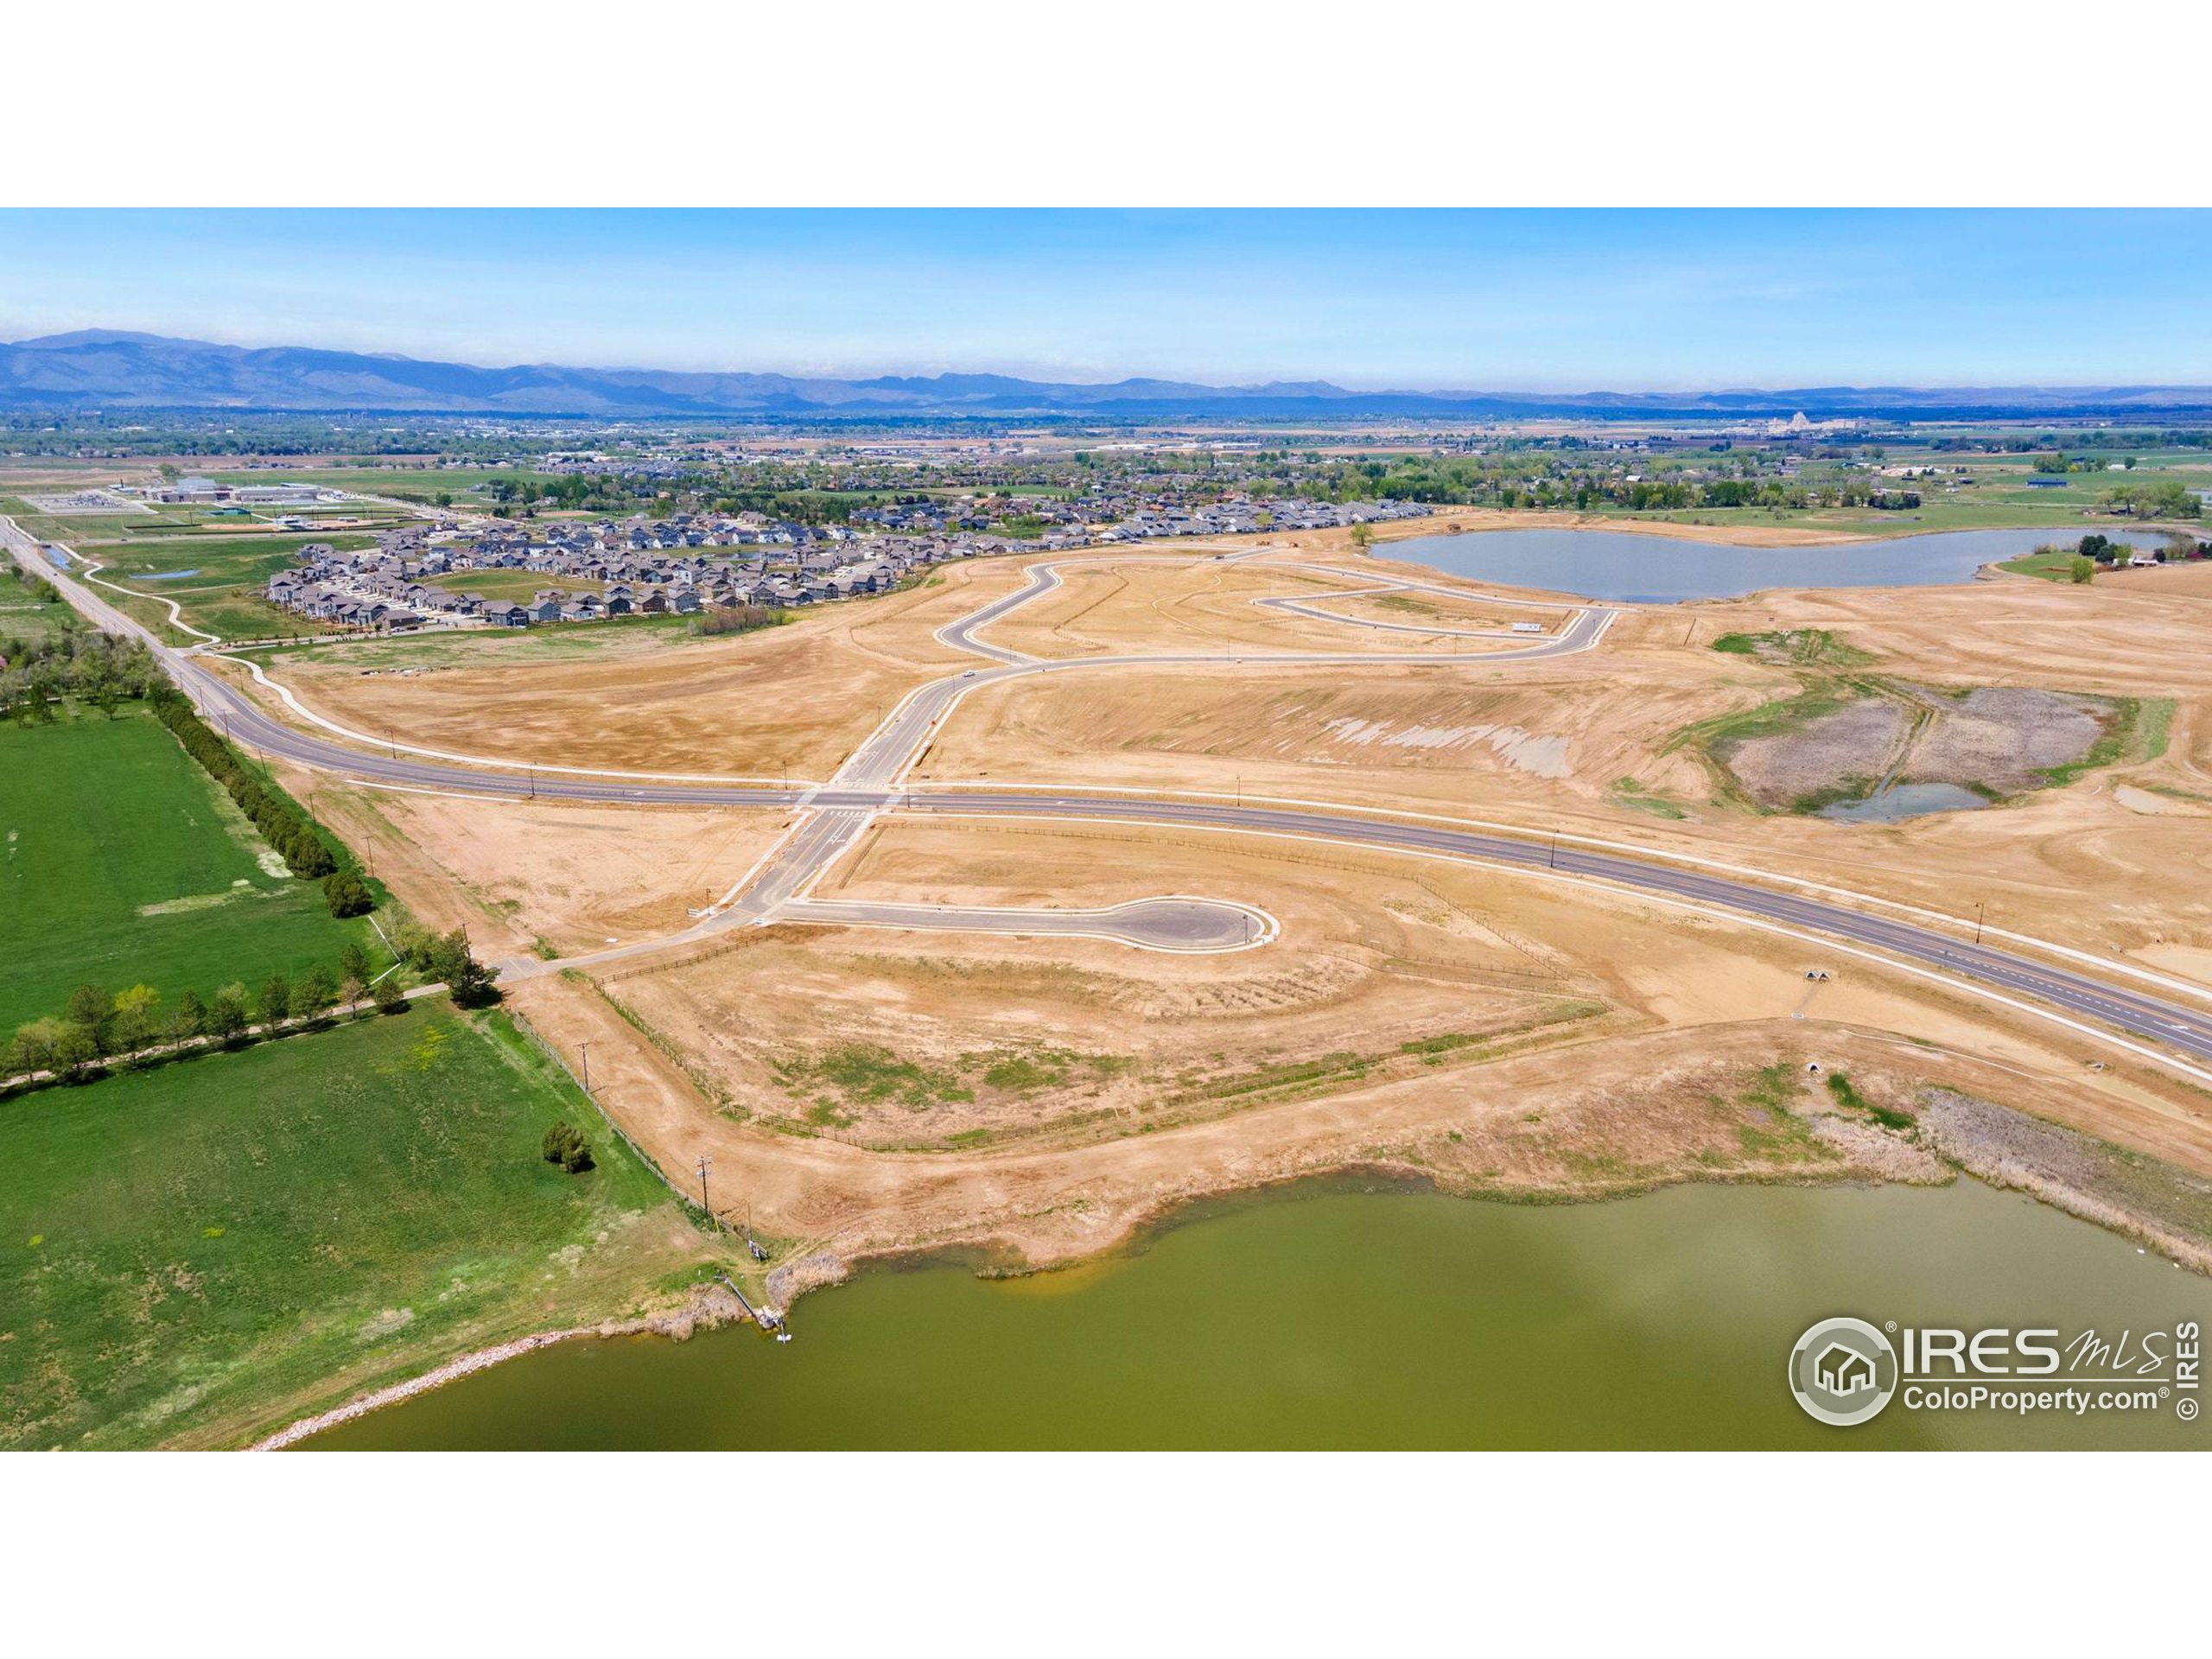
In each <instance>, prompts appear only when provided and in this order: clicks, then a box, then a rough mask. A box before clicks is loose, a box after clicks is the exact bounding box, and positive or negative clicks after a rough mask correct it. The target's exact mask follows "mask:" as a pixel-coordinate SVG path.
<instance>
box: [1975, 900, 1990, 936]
mask: <svg viewBox="0 0 2212 1659" xmlns="http://www.w3.org/2000/svg"><path fill="white" fill-rule="evenodd" d="M1988 902H1989V901H1988V900H1987V899H1975V900H1974V943H1975V944H1980V943H1981V912H1982V910H1983V908H1984V907H1985V906H1986V905H1987V904H1988Z"/></svg>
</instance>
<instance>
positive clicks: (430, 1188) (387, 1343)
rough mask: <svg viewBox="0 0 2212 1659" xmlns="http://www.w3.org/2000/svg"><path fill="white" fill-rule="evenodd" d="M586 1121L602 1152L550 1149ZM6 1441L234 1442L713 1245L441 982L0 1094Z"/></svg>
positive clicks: (681, 1278) (615, 1312) (574, 1313)
mask: <svg viewBox="0 0 2212 1659" xmlns="http://www.w3.org/2000/svg"><path fill="white" fill-rule="evenodd" d="M560 1119H565V1120H566V1121H567V1122H570V1123H572V1124H574V1125H575V1126H576V1127H578V1128H582V1129H583V1130H584V1131H585V1132H586V1135H587V1136H588V1139H589V1141H590V1142H591V1147H592V1153H593V1156H594V1160H596V1163H597V1167H596V1168H595V1169H594V1170H591V1171H588V1172H587V1173H583V1174H581V1175H567V1174H563V1173H561V1172H560V1171H559V1170H558V1169H556V1168H555V1167H554V1166H551V1165H550V1164H547V1163H546V1162H545V1161H544V1160H543V1159H542V1158H541V1157H540V1156H539V1147H540V1141H541V1140H542V1138H543V1135H544V1133H545V1130H546V1128H547V1127H548V1126H549V1125H550V1124H551V1123H553V1122H555V1121H556V1120H560ZM0 1156H4V1158H5V1160H6V1165H7V1169H8V1177H7V1179H6V1180H5V1181H4V1182H0V1249H4V1250H5V1252H6V1255H5V1257H4V1260H6V1261H7V1262H11V1263H12V1264H13V1265H11V1266H7V1267H4V1268H0V1447H33V1446H148V1445H156V1444H162V1443H182V1444H190V1445H224V1444H234V1443H238V1442H240V1441H245V1440H251V1439H253V1438H254V1437H256V1436H257V1435H258V1434H260V1433H264V1432H266V1431H268V1430H270V1429H272V1428H274V1427H279V1426H281V1425H282V1424H283V1422H286V1421H291V1420H292V1419H293V1418H295V1417H296V1416H298V1415H301V1414H306V1413H308V1412H311V1411H314V1410H318V1409H322V1408H327V1407H328V1406H330V1405H332V1404H335V1403H338V1402H340V1401H342V1400H343V1399H345V1398H346V1397H348V1396H349V1395H352V1394H353V1392H355V1391H356V1390H357V1389H361V1388H364V1387H368V1386H373V1385H375V1384H376V1383H382V1382H388V1381H391V1380H395V1379H396V1378H397V1377H398V1376H403V1375H407V1374H411V1373H412V1372H415V1371H418V1370H423V1369H427V1368H428V1367H429V1365H432V1364H435V1363H438V1362H440V1361H442V1360H444V1359H448V1358H451V1357H454V1356H455V1355H457V1354H459V1353H461V1352H463V1351H468V1350H471V1349H474V1348H475V1347H478V1346H481V1345H484V1344H488V1343H491V1342H497V1341H500V1340H504V1339H505V1338H511V1337H513V1336H518V1335H523V1334H526V1333H528V1332H531V1331H536V1330H542V1329H545V1328H548V1327H551V1326H562V1325H575V1324H579V1323H585V1322H589V1321H594V1320H597V1319H602V1318H608V1317H615V1316H619V1315H621V1314H624V1313H628V1312H631V1311H632V1309H633V1308H635V1307H636V1306H638V1305H639V1301H640V1299H642V1298H645V1297H650V1296H653V1295H656V1294H665V1293H666V1292H667V1291H668V1290H670V1289H671V1288H674V1287H680V1286H682V1285H683V1284H686V1283H689V1282H690V1280H691V1279H692V1277H693V1276H694V1274H696V1269H697V1267H698V1264H699V1263H701V1262H703V1261H704V1260H706V1258H707V1254H708V1248H709V1247H708V1245H707V1243H706V1241H705V1239H704V1238H703V1236H702V1235H700V1234H698V1233H697V1232H696V1231H695V1230H693V1229H692V1227H691V1226H690V1224H689V1223H688V1222H687V1221H685V1220H684V1219H683V1215H682V1212H681V1211H680V1210H679V1209H678V1207H677V1205H676V1204H675V1202H674V1201H673V1200H672V1199H671V1198H670V1197H669V1195H668V1193H667V1191H666V1189H665V1188H664V1187H663V1186H662V1185H660V1183H659V1181H658V1179H656V1178H655V1177H654V1176H653V1175H652V1173H651V1172H650V1171H648V1170H647V1169H645V1167H644V1166H642V1165H641V1164H640V1163H639V1162H638V1161H637V1160H635V1159H634V1158H633V1157H632V1155H631V1154H628V1153H627V1152H626V1150H625V1149H624V1148H623V1147H622V1145H621V1143H620V1141H617V1140H616V1139H615V1138H614V1136H613V1135H611V1134H609V1133H608V1132H607V1129H606V1127H605V1125H604V1124H603V1123H602V1122H601V1120H600V1119H599V1117H598V1116H597V1114H596V1113H595V1112H594V1109H592V1107H591V1106H590V1104H589V1103H588V1102H587V1101H585V1100H584V1098H583V1097H582V1095H581V1094H580V1093H579V1092H578V1091H577V1090H575V1086H574V1084H571V1083H569V1081H568V1079H567V1077H565V1076H564V1075H563V1074H562V1073H561V1072H560V1071H558V1070H557V1068H556V1067H555V1066H554V1065H552V1064H551V1063H550V1062H549V1061H547V1060H546V1059H545V1058H543V1056H542V1055H541V1054H540V1053H539V1052H538V1051H537V1049H536V1048H535V1047H534V1046H532V1045H531V1044H530V1043H529V1042H528V1040H527V1039H524V1038H523V1037H522V1036H521V1035H519V1034H518V1033H517V1032H516V1031H515V1029H514V1027H512V1024H510V1023H509V1022H508V1020H506V1018H505V1016H504V1015H502V1014H496V1013H494V1014H489V1015H484V1016H476V1017H472V1016H465V1015H462V1014H458V1013H456V1012H455V1011H454V1009H453V1008H452V1007H450V1006H449V1005H448V1004H446V1003H444V1002H443V1001H439V1002H435V1003H431V1004H426V1005H420V1006H417V1007H415V1008H414V1009H412V1010H410V1012H409V1013H407V1014H402V1015H398V1016H396V1017H391V1018H380V1019H373V1020H366V1021H354V1022H348V1023H345V1024H341V1025H339V1026H336V1027H333V1028H331V1029H330V1030H328V1031H326V1032H321V1033H314V1034H311V1035H308V1036H302V1037H296V1038H291V1039H286V1040H284V1041H282V1042H276V1043H269V1044H264V1045H261V1046H256V1047H253V1048H249V1049H245V1050H243V1051H240V1052H235V1053H226V1054H216V1055H211V1056H208V1057H207V1058H201V1059H195V1060H191V1061H187V1062H183V1063H180V1064H177V1065H167V1066H160V1067H156V1068H154V1069H152V1070H149V1071H139V1072H130V1073H124V1074H121V1075H118V1076H115V1077H109V1078H106V1079H105V1080H103V1081H101V1082H98V1083H94V1084H86V1085H84V1086H81V1087H78V1088H72V1089H49V1090H43V1091H41V1092H39V1093H36V1094H33V1095H27V1096H22V1098H20V1099H17V1100H15V1101H12V1102H9V1103H0Z"/></svg>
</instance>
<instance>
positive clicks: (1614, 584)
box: [1375, 528, 2166, 605]
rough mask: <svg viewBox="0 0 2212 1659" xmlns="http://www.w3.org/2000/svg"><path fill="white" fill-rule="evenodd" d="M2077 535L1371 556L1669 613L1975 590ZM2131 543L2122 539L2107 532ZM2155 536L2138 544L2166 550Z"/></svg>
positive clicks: (1394, 547) (1422, 539) (1612, 537)
mask: <svg viewBox="0 0 2212 1659" xmlns="http://www.w3.org/2000/svg"><path fill="white" fill-rule="evenodd" d="M2103 533H2104V534H2105V535H2106V536H2107V538H2108V539H2111V540H2113V541H2127V540H2130V539H2131V538H2130V537H2128V536H2127V534H2126V532H2119V533H2115V532H2113V531H2104V532H2103ZM2081 535H2082V531H2080V530H2078V529H2073V530H2065V529H2055V528H2054V529H2049V530H2034V529H2028V530H1955V531H1938V532H1936V533H1934V534H1930V535H1923V536H1898V537H1891V538H1890V539H1888V540H1884V541H1867V542H1841V543H1834V544H1831V545H1827V546H1822V547H1734V546H1730V545H1728V544H1726V543H1721V542H1698V541H1690V540H1687V539H1684V538H1681V537H1674V536H1653V535H1644V534H1641V533H1638V532H1636V531H1621V530H1488V531H1470V532H1469V533H1467V534H1465V535H1464V536H1417V537H1414V538H1412V539H1411V540H1409V541H1402V542H1377V543H1376V544H1375V551H1376V554H1378V555H1379V556H1383V557H1384V558H1389V559H1402V560H1408V561H1410V562H1413V563H1421V564H1427V565H1429V566H1432V567H1433V568H1434V569H1439V570H1443V571H1447V572H1449V573H1450V574H1451V575H1455V576H1472V577H1476V578H1478V579H1480V580H1483V581H1487V582H1505V583H1510V584H1511V585H1512V586H1514V587H1517V588H1544V589H1546V590H1548V591H1549V592H1552V593H1560V594H1579V595H1580V596H1581V597H1582V598H1585V599H1611V600H1618V601H1624V602H1626V603H1630V604H1646V605H1664V604H1671V603H1673V602H1675V601H1677V600H1685V599H1728V598H1732V597H1735V596H1736V595H1738V594H1752V593H1758V591H1760V590H1761V589H1762V588H1927V587H1936V586H1942V585H1946V584H1949V583H1953V582H1969V581H1972V580H1973V578H1974V572H1975V571H1976V570H1978V569H1980V568H1981V567H1982V566H1983V565H1985V564H1989V563H1993V562H1995V561H1997V560H1999V559H2012V558H2018V556H2020V555H2022V554H2024V553H2032V552H2034V551H2035V550H2036V549H2037V548H2038V547H2042V546H2044V545H2046V544H2048V543H2053V542H2071V541H2077V540H2079V539H2080V537H2081ZM2165 539H2166V538H2165V537H2164V535H2162V534H2159V533H2157V532H2140V533H2139V534H2138V535H2137V536H2135V537H2133V542H2134V543H2136V544H2139V545H2141V546H2143V547H2145V548H2146V549H2148V548H2155V547H2158V546H2162V545H2164V542H2165Z"/></svg>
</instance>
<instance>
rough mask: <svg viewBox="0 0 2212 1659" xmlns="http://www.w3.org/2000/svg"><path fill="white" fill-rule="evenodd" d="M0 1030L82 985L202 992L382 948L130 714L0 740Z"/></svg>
mask: <svg viewBox="0 0 2212 1659" xmlns="http://www.w3.org/2000/svg"><path fill="white" fill-rule="evenodd" d="M0 777H4V778H6V779H8V780H9V783H8V787H7V789H6V790H5V791H4V794H0V836H4V838H5V843H6V847H5V859H4V862H0V938H4V939H7V940H9V941H10V942H11V944H10V949H9V951H8V971H7V973H6V974H5V975H4V976H0V1030H5V1031H10V1032H12V1031H13V1030H14V1029H15V1028H16V1026H18V1025H20V1024H21V1023H22V1022H23V1021H25V1020H33V1019H36V1018H39V1017H40V1016H41V1015H45V1014H55V1013H58V1012H60V1007H61V1004H62V1003H63V1002H64V1001H66V1000H67V997H68V995H69V993H70V992H71V991H72V990H73V989H74V988H76V987H78V986H79V985H82V984H86V983H91V984H97V985H100V986H103V987H105V988H106V989H108V990H109V991H111V992H112V991H117V990H120V989H123V988H125V987H127V986H131V985H138V984H145V985H151V986H153V987H154V988H156V990H158V991H160V992H161V993H162V996H163V997H164V999H166V1000H168V1001H174V1000H175V997H176V996H177V995H178V994H179V993H181V992H182V991H185V990H188V989H189V990H194V991H197V992H198V993H199V994H200V995H201V996H202V997H207V996H210V995H213V993H214V992H216V991H218V990H219V989H220V988H222V987H224V986H225V985H227V984H230V983H232V982H233V981H237V982H244V983H245V984H246V985H247V986H248V987H249V988H257V987H258V986H259V984H260V983H261V982H262V981H263V980H264V978H266V977H267V976H269V975H270V974H271V973H282V974H283V975H285V976H287V977H296V976H298V975H300V974H302V973H304V972H305V971H306V970H307V969H309V968H312V967H314V966H315V965H316V964H317V963H321V964H323V965H325V966H330V965H333V964H334V963H336V961H337V958H338V955H339V952H340V950H343V949H344V948H345V947H346V944H347V942H348V941H350V940H354V939H359V940H360V941H361V942H362V943H363V944H365V945H366V946H368V947H370V948H371V949H372V951H380V950H381V948H382V947H381V946H380V945H379V944H378V941H377V938H376V936H375V934H374V932H373V931H372V929H371V927H370V925H369V924H368V922H367V920H366V919H365V918H363V919H358V920H352V921H340V920H338V919H337V918H334V917H333V916H332V915H331V914H330V912H329V910H328V908H327V906H325V904H324V902H323V897H322V890H321V886H320V885H319V884H318V883H315V882H312V881H300V880H295V879H294V878H293V877H292V876H291V875H290V874H289V873H287V872H286V870H285V868H284V865H283V861H282V860H281V859H280V858H278V857H277V855H276V853H275V852H273V851H272V850H270V849H269V848H268V847H267V846H266V845H265V844H264V842H262V840H261V838H260V836H258V835H257V834H256V833H255V831H254V829H253V827H252V825H251V824H250V823H247V822H246V820H245V817H244V816H243V815H242V814H240V813H239V812H238V810H237V808H236V807H235V806H233V805H232V804H231V801H230V799H229V798H228V797H227V796H226V795H225V794H224V793H223V792H222V791H221V790H220V789H219V788H218V787H217V785H216V784H215V782H214V780H213V779H211V778H209V777H208V776H207V774H206V773H205V772H202V771H201V770H200V767H199V766H198V765H196V764H195V763H194V761H193V760H192V758H191V757H190V756H189V755H188V754H186V753H185V752H184V751H183V749H182V748H181V747H179V746H178V744H177V742H176V740H175V738H173V737H171V736H170V735H169V734H168V731H167V730H166V729H164V728H162V725H161V724H160V723H159V722H158V721H156V720H155V719H154V718H153V716H152V715H149V714H147V713H145V712H143V710H138V709H131V710H130V711H129V712H127V713H124V714H122V715H118V718H116V719H114V720H105V719H102V718H100V717H99V716H97V715H80V716H78V717H75V718H67V719H64V720H62V721H60V722H58V723H57V724H54V725H52V726H43V727H34V728H22V727H11V728H7V729H4V730H0ZM31 939H35V940H37V941H39V948H38V949H37V950H22V949H20V948H17V947H18V945H19V944H20V942H21V941H24V940H31Z"/></svg>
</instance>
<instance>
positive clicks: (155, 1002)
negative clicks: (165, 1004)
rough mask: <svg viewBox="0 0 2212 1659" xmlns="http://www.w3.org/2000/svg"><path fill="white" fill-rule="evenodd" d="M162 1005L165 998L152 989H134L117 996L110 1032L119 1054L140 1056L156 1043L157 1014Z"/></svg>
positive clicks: (149, 987)
mask: <svg viewBox="0 0 2212 1659" xmlns="http://www.w3.org/2000/svg"><path fill="white" fill-rule="evenodd" d="M161 1003H162V994H161V993H160V992H159V991H157V990H156V989H155V988H153V987H152V986H150V985H133V986H131V987H130V988H129V989H128V990H122V991H118V992H117V993H116V994H115V1019H114V1022H113V1024H112V1025H111V1027H110V1030H111V1033H112V1035H113V1040H114V1044H115V1046H116V1047H117V1048H118V1050H120V1051H121V1052H124V1053H125V1054H136V1053H137V1052H138V1051H139V1050H140V1049H142V1048H143V1047H145V1046H146V1045H147V1044H149V1043H150V1042H152V1041H153V1040H154V1032H155V1025H154V1011H155V1010H156V1008H158V1007H161Z"/></svg>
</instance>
